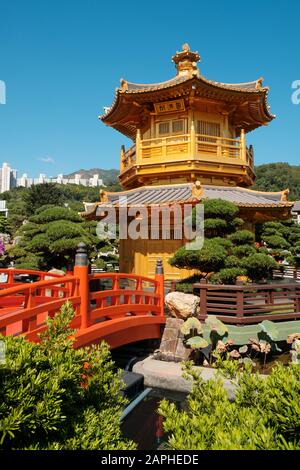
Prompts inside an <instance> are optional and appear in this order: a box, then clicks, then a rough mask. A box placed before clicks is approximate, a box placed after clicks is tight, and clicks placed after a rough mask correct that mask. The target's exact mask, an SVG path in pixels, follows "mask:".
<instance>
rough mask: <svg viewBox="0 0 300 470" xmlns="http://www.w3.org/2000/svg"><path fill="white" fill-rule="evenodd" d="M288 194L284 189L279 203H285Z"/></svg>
mask: <svg viewBox="0 0 300 470" xmlns="http://www.w3.org/2000/svg"><path fill="white" fill-rule="evenodd" d="M289 192H290V190H289V189H285V190H284V191H282V193H281V202H287V201H288V200H289Z"/></svg>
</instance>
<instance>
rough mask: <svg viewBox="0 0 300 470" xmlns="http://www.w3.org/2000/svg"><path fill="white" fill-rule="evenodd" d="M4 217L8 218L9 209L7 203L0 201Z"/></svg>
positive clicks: (0, 213) (0, 208) (1, 212)
mask: <svg viewBox="0 0 300 470" xmlns="http://www.w3.org/2000/svg"><path fill="white" fill-rule="evenodd" d="M1 215H4V216H5V217H7V216H8V209H7V207H6V201H5V200H2V201H0V216H1Z"/></svg>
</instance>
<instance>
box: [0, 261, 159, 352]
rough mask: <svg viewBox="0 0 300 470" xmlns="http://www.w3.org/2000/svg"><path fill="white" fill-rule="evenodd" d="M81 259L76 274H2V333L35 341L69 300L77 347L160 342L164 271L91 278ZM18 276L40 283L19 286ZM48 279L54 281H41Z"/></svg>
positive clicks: (6, 271) (0, 299) (25, 271)
mask: <svg viewBox="0 0 300 470" xmlns="http://www.w3.org/2000/svg"><path fill="white" fill-rule="evenodd" d="M84 255H85V253H84V252H83V258H84V260H85V261H84V262H82V260H81V261H80V262H79V264H78V265H75V268H74V275H66V276H59V275H57V274H52V273H44V272H40V271H30V270H9V269H8V270H1V271H0V274H1V272H2V273H7V275H8V277H7V282H5V283H3V284H2V285H1V287H0V289H1V290H0V334H2V335H9V334H13V335H24V336H25V337H26V338H28V339H29V340H31V341H39V336H38V334H39V333H41V332H42V331H44V330H45V329H46V319H47V318H48V317H53V316H54V315H55V313H56V312H57V311H58V310H59V309H60V308H61V306H62V305H63V304H64V303H65V302H66V301H69V302H71V303H72V305H73V307H74V309H75V316H74V318H73V320H72V322H71V327H72V328H74V329H76V330H77V331H76V335H75V336H76V343H75V347H80V346H84V345H87V344H90V343H93V342H95V341H99V340H101V339H105V340H106V341H107V342H108V343H109V344H110V345H111V347H117V346H120V345H122V344H126V343H130V342H134V341H139V340H142V339H148V338H159V337H160V335H161V325H162V324H164V322H165V318H164V276H163V273H162V267H160V269H159V272H158V273H157V274H156V276H155V279H151V278H147V277H143V276H137V275H133V274H122V273H101V274H93V275H91V274H89V273H88V266H87V263H86V255H85V256H84ZM80 256H81V255H80ZM19 274H28V275H30V276H33V275H36V276H39V279H40V280H39V281H36V282H32V283H20V282H19V281H18V277H17V276H18V275H19ZM46 276H52V277H53V279H50V280H45V277H46ZM4 286H5V287H4Z"/></svg>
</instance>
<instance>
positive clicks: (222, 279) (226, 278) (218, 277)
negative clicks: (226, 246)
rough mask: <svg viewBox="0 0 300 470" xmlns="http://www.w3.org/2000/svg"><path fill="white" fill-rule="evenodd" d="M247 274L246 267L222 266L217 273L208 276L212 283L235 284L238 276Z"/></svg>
mask: <svg viewBox="0 0 300 470" xmlns="http://www.w3.org/2000/svg"><path fill="white" fill-rule="evenodd" d="M246 274H247V271H246V269H243V268H241V267H239V268H224V269H221V270H220V271H219V272H218V273H215V274H213V275H212V276H211V277H210V281H211V282H212V283H213V284H235V282H236V278H237V277H238V276H245V275H246Z"/></svg>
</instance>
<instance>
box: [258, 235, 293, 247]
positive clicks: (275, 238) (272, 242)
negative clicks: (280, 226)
mask: <svg viewBox="0 0 300 470" xmlns="http://www.w3.org/2000/svg"><path fill="white" fill-rule="evenodd" d="M264 241H265V242H266V243H267V245H268V246H269V247H270V248H289V247H290V244H289V243H288V242H287V241H286V240H285V239H284V238H283V237H280V236H279V235H270V236H269V237H268V236H264Z"/></svg>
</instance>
